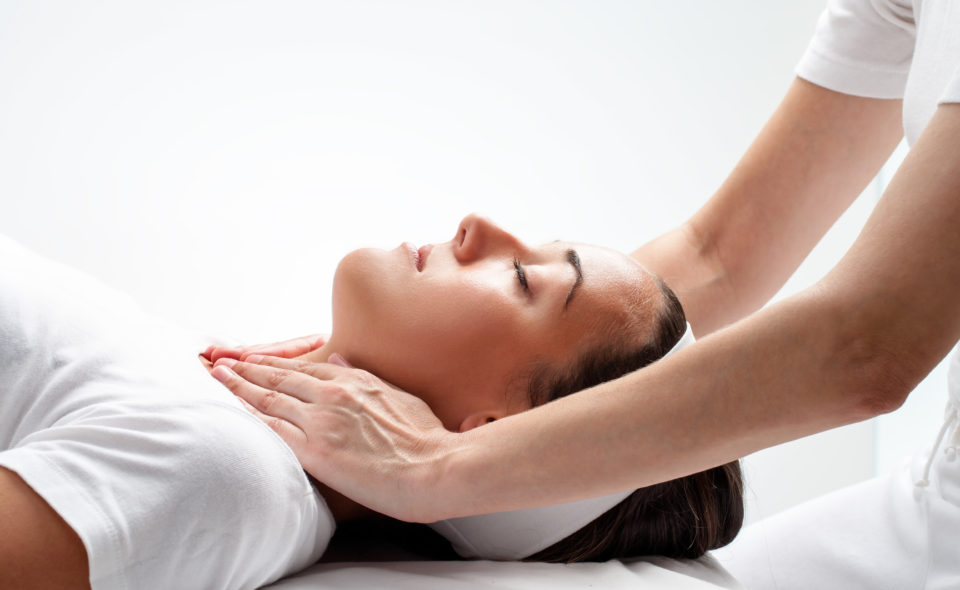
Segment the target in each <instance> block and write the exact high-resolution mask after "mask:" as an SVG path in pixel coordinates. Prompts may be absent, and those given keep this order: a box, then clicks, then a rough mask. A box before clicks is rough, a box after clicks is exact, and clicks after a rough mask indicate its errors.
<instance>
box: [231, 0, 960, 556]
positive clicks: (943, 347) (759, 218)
mask: <svg viewBox="0 0 960 590" xmlns="http://www.w3.org/2000/svg"><path fill="white" fill-rule="evenodd" d="M958 66H960V3H958V2H951V1H949V0H915V1H914V2H912V3H911V2H907V1H893V0H873V1H871V0H833V1H831V2H830V3H829V5H828V8H827V9H826V11H825V12H824V14H823V16H822V18H821V20H820V22H819V25H818V28H817V31H816V34H815V36H814V38H813V40H812V42H811V44H810V46H809V49H808V50H807V52H806V54H805V55H804V56H803V58H802V60H801V62H800V64H799V66H798V68H797V75H798V77H797V79H796V80H795V81H794V82H793V84H792V85H791V86H790V88H789V90H788V92H787V94H786V96H785V97H784V99H783V101H782V103H781V104H780V105H779V107H778V108H777V110H776V112H775V113H774V114H773V116H772V117H771V118H770V120H769V122H768V123H767V124H766V126H765V127H764V128H763V130H762V131H761V132H760V134H759V135H758V136H757V138H756V140H755V141H754V142H753V144H752V145H751V146H750V148H749V149H748V151H747V152H746V154H745V155H744V156H743V158H742V160H741V161H740V162H739V163H738V165H737V166H736V168H735V169H734V170H733V172H732V173H731V175H730V177H729V178H728V179H727V180H726V182H725V183H724V184H723V185H722V186H721V187H720V189H719V190H718V191H717V193H716V194H715V195H714V196H713V197H712V198H711V199H710V200H709V201H708V202H707V203H706V204H705V205H704V206H703V208H701V209H700V210H699V211H697V212H696V213H695V214H694V215H693V217H691V218H690V219H689V220H688V221H687V222H686V223H684V224H683V225H682V226H680V227H678V228H676V229H674V230H673V231H670V232H668V233H667V234H665V235H663V236H661V237H659V238H657V239H655V240H653V241H652V242H650V243H648V244H647V245H645V246H643V247H642V248H640V249H639V250H637V251H636V252H635V253H634V256H635V257H636V258H637V259H638V260H639V261H641V262H642V263H643V264H644V265H646V266H647V267H649V268H650V269H651V270H652V271H653V272H655V273H657V274H659V275H661V276H662V277H664V279H665V281H666V282H667V283H668V284H669V285H671V287H672V288H673V289H674V290H675V291H676V293H677V294H678V295H679V297H680V299H681V301H682V302H683V305H684V308H685V309H686V312H687V317H688V318H689V320H690V322H691V324H692V326H693V330H694V332H695V333H696V334H697V336H698V337H700V341H699V342H698V343H697V344H696V345H694V346H692V347H689V348H687V349H685V350H683V351H680V352H679V353H678V354H676V355H674V356H672V357H671V358H669V359H667V360H664V361H662V362H658V363H655V364H654V365H652V366H650V367H648V368H645V369H643V370H640V371H637V372H635V373H632V374H629V375H627V376H625V377H622V378H620V379H618V380H616V381H612V382H609V383H606V384H603V385H601V386H597V387H594V388H592V389H589V390H585V391H582V392H580V393H578V394H575V395H571V396H569V397H566V398H563V399H560V400H557V401H555V402H552V403H550V404H547V405H545V406H542V407H539V408H536V409H533V410H531V411H528V412H524V413H521V414H518V415H515V416H511V417H508V418H505V419H502V420H499V421H497V422H495V423H492V424H489V425H487V426H485V427H483V428H477V429H474V430H471V431H469V432H466V433H462V434H457V433H451V432H448V431H446V430H444V429H443V428H442V427H441V425H440V422H439V421H438V420H437V419H436V418H434V417H433V415H432V414H431V413H430V412H429V410H428V409H427V408H426V406H425V405H424V404H423V403H422V402H420V401H419V400H418V399H416V398H414V397H413V396H409V395H406V394H404V393H402V392H399V391H397V390H395V389H393V388H391V387H390V386H389V385H388V384H385V383H383V382H382V381H380V380H379V379H377V378H376V377H374V376H372V375H370V374H368V373H365V372H363V371H360V370H358V369H350V368H345V367H342V366H335V365H330V364H324V365H305V364H302V363H298V362H296V361H288V360H284V359H256V358H255V360H254V363H253V364H245V363H239V364H238V365H237V367H239V369H238V372H239V373H240V374H241V375H242V376H244V377H245V378H246V379H247V380H248V381H249V382H250V383H247V382H245V381H243V380H235V383H234V385H233V386H232V389H234V392H235V393H237V394H238V395H240V396H242V397H244V398H245V399H246V400H247V401H248V402H250V404H252V405H253V406H254V407H256V408H257V409H258V410H259V413H260V415H261V417H262V418H263V419H264V420H266V421H267V423H268V424H269V425H270V426H272V427H273V428H274V429H275V430H276V431H277V432H278V433H279V434H280V435H281V436H282V437H283V438H284V439H285V440H286V441H287V442H288V443H289V444H290V446H291V447H292V448H293V449H294V451H295V452H296V453H297V456H298V457H299V458H300V460H301V462H302V463H303V465H304V467H305V468H306V469H307V471H309V472H310V473H311V474H313V475H314V476H315V477H316V478H317V479H319V480H322V481H324V482H325V483H327V484H329V485H330V486H332V487H333V488H335V489H337V490H339V491H340V492H342V493H344V494H346V495H348V496H350V497H352V498H354V499H355V500H357V501H359V502H361V503H363V504H366V505H367V506H369V507H371V508H373V509H374V510H377V511H378V512H383V513H386V514H389V515H392V516H395V517H397V518H401V519H405V520H412V521H421V522H430V521H435V520H439V519H445V518H449V517H455V516H463V515H470V514H477V513H485V512H494V511H503V510H511V509H517V508H527V507H532V506H541V505H547V504H553V503H560V502H567V501H573V500H577V499H581V498H585V497H590V496H598V495H602V494H609V493H613V492H616V491H621V490H627V489H633V488H638V487H643V486H647V485H650V484H653V483H656V482H661V481H665V480H669V479H673V478H676V477H680V476H683V475H687V474H690V473H694V472H697V471H701V470H704V469H707V468H710V467H713V466H716V465H720V464H722V463H726V462H728V461H731V460H734V459H737V458H738V457H743V456H745V455H748V454H750V453H753V452H755V451H758V450H760V449H763V448H766V447H770V446H773V445H776V444H779V443H782V442H785V441H789V440H793V439H796V438H800V437H803V436H806V435H809V434H813V433H816V432H821V431H823V430H827V429H829V428H834V427H836V426H841V425H844V424H849V423H852V422H857V421H860V420H865V419H868V418H871V417H873V416H876V415H878V414H882V413H885V412H890V411H893V410H895V409H897V408H898V407H899V406H900V405H901V404H902V403H903V402H904V400H905V398H906V397H907V395H908V394H909V393H910V391H911V390H912V389H913V388H914V386H915V385H916V384H917V383H918V382H920V381H921V380H922V379H923V377H924V376H925V375H926V374H927V373H928V372H929V371H930V370H931V369H933V367H934V366H936V365H937V363H938V362H939V361H940V360H941V359H942V358H943V357H944V356H945V355H946V354H947V353H948V352H949V351H950V349H951V347H952V346H953V345H954V343H955V342H956V341H957V340H958V338H960V297H958V294H957V290H958V288H960V104H956V103H958V102H960V69H958ZM901 117H902V123H901ZM904 132H905V133H906V137H907V140H908V142H909V143H910V145H911V150H910V152H909V154H908V155H907V157H906V160H905V161H904V163H903V165H902V166H901V167H900V169H899V171H898V172H897V174H896V176H894V178H893V179H892V181H891V182H890V184H889V186H888V187H887V190H886V192H885V194H884V195H883V197H882V198H881V200H880V202H879V203H878V205H877V207H876V209H875V211H874V212H873V214H872V216H871V217H870V219H869V220H868V222H867V224H866V226H865V228H864V230H863V232H862V233H861V234H860V236H859V237H858V239H857V240H856V242H855V243H854V245H853V246H852V247H851V248H850V250H849V252H847V254H846V255H845V256H844V257H843V258H842V259H841V260H840V262H839V263H838V264H837V265H836V266H835V267H834V268H833V269H832V270H831V271H830V272H829V273H828V274H827V275H826V276H825V277H824V278H823V279H822V280H820V281H819V282H818V283H816V284H815V285H814V286H812V287H810V288H808V289H806V290H805V291H802V292H800V293H798V294H797V295H795V296H793V297H790V298H789V299H785V300H783V301H780V302H778V303H776V304H774V305H771V306H769V307H766V308H764V309H760V307H761V306H762V305H763V304H764V303H765V302H766V301H767V300H768V299H769V298H770V297H771V296H772V295H773V294H774V293H775V292H776V291H777V290H778V289H779V288H780V287H781V286H782V285H783V283H784V282H785V281H786V279H787V278H788V277H789V276H790V275H791V274H792V273H793V272H794V270H795V269H796V268H797V266H798V265H799V264H800V262H801V261H802V260H803V259H804V258H805V257H806V255H807V254H808V253H809V252H810V250H811V249H812V248H813V247H814V245H815V244H816V243H817V242H818V241H819V240H820V239H821V237H822V236H823V234H824V233H825V232H826V231H827V229H828V228H829V227H830V226H831V224H833V222H834V221H835V220H836V219H837V218H838V217H839V216H840V215H841V213H842V212H843V211H844V210H845V209H846V208H847V207H848V206H849V205H850V204H851V203H852V202H853V200H854V199H855V198H856V197H857V195H859V194H860V192H861V191H862V190H863V189H864V187H865V186H866V185H867V184H868V183H869V182H870V180H871V179H872V178H873V177H874V175H875V174H876V173H877V171H878V170H879V168H880V167H881V166H882V165H883V163H884V162H885V161H886V159H887V158H888V157H889V155H890V153H891V152H892V150H893V149H894V147H895V146H896V145H897V143H898V142H899V141H900V139H901V137H902V136H903V133H904ZM583 280H584V281H585V282H587V281H589V280H590V276H589V274H587V273H585V274H584V277H583ZM758 310H759V311H758ZM507 345H508V344H507ZM256 362H259V363H261V364H262V365H266V364H271V365H276V366H280V367H286V368H290V369H293V370H297V371H300V372H302V373H306V374H309V375H313V376H314V377H316V379H313V380H308V381H307V382H306V385H300V386H293V385H288V384H287V383H288V382H293V381H292V380H290V381H283V380H282V379H280V380H279V381H280V382H279V384H278V383H277V379H274V381H272V382H270V383H269V384H268V383H267V382H266V381H265V379H266V378H267V377H265V375H267V376H269V375H273V377H276V375H277V372H276V370H275V369H272V368H270V367H267V366H258V365H257V364H256ZM280 375H281V376H282V373H280ZM301 382H303V380H300V381H297V383H301ZM257 383H259V384H260V385H269V386H268V387H266V388H263V387H260V386H258V385H256V384H257ZM268 389H271V390H272V389H276V390H278V391H279V392H280V393H279V394H272V393H267V390H268ZM951 403H954V404H955V402H951ZM956 428H957V427H956V424H955V423H948V424H945V427H944V432H945V433H946V434H949V433H950V432H951V431H953V430H955V429H956ZM828 459H829V458H828V457H824V460H828ZM930 469H931V471H930V475H928V476H927V477H926V478H924V479H925V481H922V482H921V487H920V488H918V490H919V492H920V499H919V500H917V501H916V502H919V504H917V505H918V506H921V511H922V506H923V505H924V504H923V502H928V503H935V502H940V501H941V500H942V499H943V498H947V499H948V500H949V499H950V498H951V497H952V498H953V500H952V501H954V502H955V501H957V498H958V497H960V485H958V481H957V480H958V479H960V478H958V476H957V475H956V472H957V471H958V470H960V461H957V462H953V463H947V462H944V461H942V460H941V459H939V458H936V459H934V460H933V462H932V466H931V467H930ZM951 478H952V479H951ZM385 481H389V482H390V485H384V484H383V482H385ZM927 482H931V483H929V484H928V483H927ZM924 484H926V485H924ZM951 485H952V486H953V487H952V488H950V487H949V486H951ZM951 494H953V495H952V496H951ZM929 505H931V506H932V505H933V504H929ZM954 508H956V506H955V505H954ZM958 511H960V508H957V509H956V510H954V516H952V518H953V521H950V522H953V523H957V516H956V515H955V513H956V512H958ZM918 515H919V516H918V518H920V519H921V520H922V519H923V518H925V517H924V516H923V514H922V512H921V513H918ZM878 517H879V515H878ZM938 518H939V517H938ZM878 526H879V525H878ZM916 526H918V527H920V526H921V524H917V525H916ZM923 526H926V525H923ZM930 526H933V525H930ZM957 526H958V527H960V524H958V525H957ZM956 530H960V528H958V529H956ZM954 547H955V545H954ZM912 550H913V548H909V547H908V548H907V549H906V550H905V551H907V552H909V551H912ZM953 561H958V560H953ZM954 567H956V566H954ZM921 573H922V572H921Z"/></svg>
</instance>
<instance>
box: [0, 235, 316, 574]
mask: <svg viewBox="0 0 960 590" xmlns="http://www.w3.org/2000/svg"><path fill="white" fill-rule="evenodd" d="M204 346H205V343H204V342H203V339H202V338H200V337H197V336H195V335H191V334H189V333H187V332H185V331H183V330H181V329H178V328H176V327H174V326H171V325H169V324H166V323H164V322H162V321H159V320H157V319H155V318H152V317H150V316H149V315H148V314H146V313H144V312H143V311H141V310H140V309H139V308H138V307H137V306H136V305H135V304H134V303H133V302H132V301H131V300H130V299H129V298H128V297H126V296H125V295H122V294H120V293H118V292H116V291H113V290H111V289H108V288H106V287H105V286H103V285H101V284H99V283H97V282H96V281H94V280H92V279H91V278H89V277H87V276H85V275H83V274H82V273H79V272H77V271H74V270H72V269H69V268H67V267H64V266H62V265H59V264H57V263H54V262H52V261H50V260H47V259H44V258H42V257H40V256H37V255H35V254H33V253H31V252H29V251H27V250H26V249H24V248H22V247H20V246H19V245H17V244H16V243H14V242H12V241H10V240H8V239H6V238H4V237H2V236H0V466H3V467H6V468H8V469H10V470H12V471H15V472H16V473H17V474H19V475H20V477H21V478H23V480H24V481H26V482H27V484H29V485H30V486H31V487H32V488H33V489H34V490H35V491H36V492H37V493H38V494H40V496H42V497H43V498H44V499H45V500H46V501H47V502H48V503H49V504H50V506H51V507H53V509H54V510H56V511H57V513H59V514H60V516H61V517H63V519H64V520H65V521H66V522H67V523H68V524H69V525H70V526H71V527H72V528H73V529H74V530H75V531H76V532H77V534H78V535H79V536H80V538H81V540H82V541H83V544H84V547H85V548H86V551H87V556H88V559H89V564H90V581H91V584H92V586H93V588H94V589H98V588H118V589H130V590H139V589H142V588H177V589H184V588H198V589H199V588H202V589H215V588H256V587H258V586H261V585H263V584H267V583H269V582H271V581H273V580H276V579H277V578H279V577H281V576H283V575H285V574H287V573H290V572H293V571H296V570H298V569H302V568H304V567H306V566H308V565H310V564H311V563H313V562H315V561H316V560H317V559H318V558H319V556H320V555H321V554H322V553H323V551H324V549H325V548H326V545H327V542H328V541H329V538H330V536H331V535H332V533H333V528H334V523H333V519H332V517H331V515H330V512H329V510H328V509H327V507H326V504H325V503H324V502H323V499H322V498H321V497H320V496H319V495H318V494H317V492H316V491H315V490H314V489H313V487H312V486H311V485H310V483H309V481H308V479H307V477H306V476H305V474H304V473H303V470H302V468H301V467H300V464H299V463H298V462H297V459H296V457H295V456H294V454H293V452H292V451H291V450H290V448H289V447H287V445H286V444H285V443H284V442H283V441H282V440H281V439H280V438H279V437H278V436H277V435H276V433H274V432H273V431H272V430H270V429H269V428H268V427H266V426H265V425H264V424H263V423H261V422H260V421H259V420H257V419H256V418H254V417H253V416H251V415H250V414H249V413H247V412H246V411H245V410H244V409H243V408H242V407H241V405H240V404H239V402H238V401H237V400H236V399H235V398H234V397H233V396H232V395H231V394H230V393H229V391H227V390H226V389H225V388H223V386H221V385H220V384H219V383H218V382H216V381H215V380H214V379H213V378H211V377H210V376H209V375H208V374H207V371H206V370H205V369H204V368H203V367H202V366H201V364H200V363H199V361H198V360H197V354H198V352H199V351H200V350H202V349H203V348H204ZM0 534H3V533H2V531H0Z"/></svg>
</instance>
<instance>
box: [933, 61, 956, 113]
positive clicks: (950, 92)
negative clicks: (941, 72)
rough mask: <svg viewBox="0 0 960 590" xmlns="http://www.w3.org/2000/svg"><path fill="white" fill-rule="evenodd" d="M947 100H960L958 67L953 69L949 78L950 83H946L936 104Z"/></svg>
mask: <svg viewBox="0 0 960 590" xmlns="http://www.w3.org/2000/svg"><path fill="white" fill-rule="evenodd" d="M948 102H960V67H958V68H957V69H956V70H954V72H953V76H952V77H951V78H950V83H949V84H947V88H946V89H945V90H944V91H943V95H941V96H940V100H938V101H937V103H938V104H943V103H948Z"/></svg>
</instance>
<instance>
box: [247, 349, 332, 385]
mask: <svg viewBox="0 0 960 590" xmlns="http://www.w3.org/2000/svg"><path fill="white" fill-rule="evenodd" d="M243 362H245V363H248V364H252V365H262V366H266V367H274V368H277V369H284V370H287V371H296V372H297V373H303V374H305V375H310V376H311V377H313V378H315V379H321V380H323V381H332V380H333V379H336V378H337V377H340V376H341V375H344V374H345V373H346V372H347V371H348V369H347V368H345V367H342V366H337V365H333V364H330V363H313V362H310V361H305V360H303V359H285V358H280V357H276V356H262V355H259V354H256V355H250V356H248V357H247V358H245V359H244V360H243Z"/></svg>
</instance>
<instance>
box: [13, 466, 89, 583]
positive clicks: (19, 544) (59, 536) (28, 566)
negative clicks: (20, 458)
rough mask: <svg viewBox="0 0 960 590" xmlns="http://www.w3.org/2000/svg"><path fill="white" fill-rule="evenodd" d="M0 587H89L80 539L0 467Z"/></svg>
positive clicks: (54, 513) (16, 479)
mask: <svg viewBox="0 0 960 590" xmlns="http://www.w3.org/2000/svg"><path fill="white" fill-rule="evenodd" d="M0 525H2V526H0V530H2V534H0V588H17V589H24V590H28V589H32V588H64V589H73V588H77V589H80V588H90V582H89V573H88V572H89V570H88V566H87V553H86V550H85V549H84V547H83V543H82V542H81V540H80V537H79V536H77V534H76V533H75V532H74V530H73V529H72V528H70V526H69V525H68V524H67V523H66V522H65V521H64V520H63V519H62V518H60V515H58V514H57V513H56V512H55V511H54V510H53V508H51V507H50V505H49V504H47V503H46V501H44V499H43V498H41V497H40V496H39V495H38V494H37V493H36V492H34V491H33V489H32V488H31V487H30V486H28V485H27V484H26V483H25V482H24V481H23V480H22V479H21V478H20V476H19V475H17V474H16V473H14V472H12V471H10V470H8V469H4V468H3V467H0Z"/></svg>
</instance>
